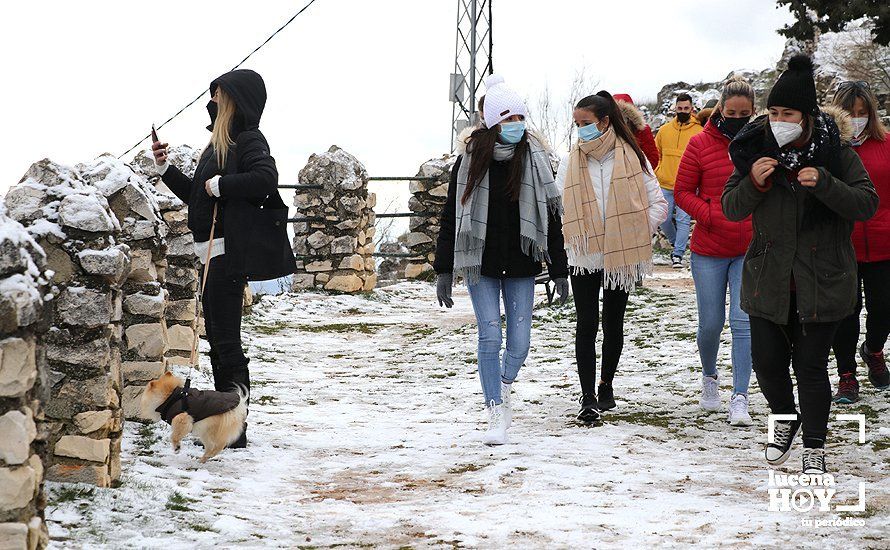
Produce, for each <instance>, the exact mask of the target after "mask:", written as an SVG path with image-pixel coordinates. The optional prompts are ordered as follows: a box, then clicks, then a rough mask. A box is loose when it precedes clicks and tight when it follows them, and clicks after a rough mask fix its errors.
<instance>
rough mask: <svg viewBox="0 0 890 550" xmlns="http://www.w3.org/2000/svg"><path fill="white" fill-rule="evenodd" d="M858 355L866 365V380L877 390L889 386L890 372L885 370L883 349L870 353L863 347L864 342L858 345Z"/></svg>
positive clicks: (885, 363)
mask: <svg viewBox="0 0 890 550" xmlns="http://www.w3.org/2000/svg"><path fill="white" fill-rule="evenodd" d="M859 357H861V358H862V360H863V361H865V364H866V365H867V366H868V381H869V382H871V385H872V386H874V387H876V388H877V389H879V390H883V389H885V388H887V386H890V372H888V371H887V362H886V361H885V360H884V350H881V351H879V352H877V353H872V352H871V351H869V350H868V348H866V347H865V342H862V345H861V346H859Z"/></svg>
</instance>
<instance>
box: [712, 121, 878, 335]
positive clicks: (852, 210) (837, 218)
mask: <svg viewBox="0 0 890 550" xmlns="http://www.w3.org/2000/svg"><path fill="white" fill-rule="evenodd" d="M828 128H829V132H828V137H827V138H824V139H823V144H822V145H821V147H819V148H818V150H816V152H815V154H814V155H813V158H812V159H811V160H810V161H808V162H807V163H806V166H812V167H815V168H817V169H818V170H819V181H818V183H817V184H816V186H815V187H812V188H810V187H803V186H801V185H800V183H799V182H798V181H797V173H798V171H797V170H789V169H787V168H783V167H781V166H779V167H777V168H776V171H775V172H774V173H773V174H772V176H771V177H770V183H771V184H772V185H771V187H769V189H768V190H767V191H761V190H759V189H758V188H757V187H756V186H755V184H754V182H753V181H752V179H751V175H750V173H751V166H752V165H753V163H754V161H756V160H757V159H759V158H761V157H772V158H776V156H777V152H778V146H777V145H776V143H775V139H774V138H772V134H771V133H769V130H768V120H767V117H766V116H763V117H760V118H758V119H757V120H755V121H753V122H751V123H750V124H748V125H747V126H745V128H743V129H742V131H741V132H739V134H738V136H736V138H735V139H734V140H733V141H732V143H731V144H730V146H729V153H730V156H731V157H732V161H733V164H734V165H735V171H734V172H733V174H732V175H731V176H730V178H729V181H727V183H726V187H725V189H724V191H723V197H722V205H723V213H724V214H725V215H726V217H727V218H728V219H729V220H730V221H741V220H743V219H745V218H746V217H748V216H749V215H751V216H752V220H753V225H754V236H753V239H752V241H751V244H750V246H749V247H748V252H747V254H746V255H745V261H744V267H743V270H742V291H741V306H742V309H743V310H745V311H746V312H747V313H748V314H750V315H752V316H755V317H762V318H764V319H767V320H769V321H772V322H773V323H776V324H780V325H784V324H786V323H787V322H788V315H789V308H790V307H791V293H792V289H793V291H794V292H795V293H796V297H797V315H798V317H799V318H800V321H801V322H802V323H820V322H832V321H838V320H840V319H843V318H844V317H846V316H848V315H850V314H851V313H852V312H853V309H854V306H855V305H856V255H855V253H854V251H853V244H852V242H851V240H850V235H851V234H852V232H853V222H854V221H856V220H867V219H868V218H870V217H871V216H872V215H874V213H875V210H876V209H877V206H878V195H877V193H875V189H874V187H873V186H872V183H871V180H870V179H869V176H868V173H867V172H866V171H865V168H864V167H863V166H862V162H861V161H860V160H859V156H858V155H857V154H856V153H855V152H854V151H853V150H852V149H851V148H850V147H849V145H847V144H846V143H844V141H843V139H842V137H841V135H840V133H839V132H838V129H837V126H836V124H835V122H834V121H833V120H829V124H828Z"/></svg>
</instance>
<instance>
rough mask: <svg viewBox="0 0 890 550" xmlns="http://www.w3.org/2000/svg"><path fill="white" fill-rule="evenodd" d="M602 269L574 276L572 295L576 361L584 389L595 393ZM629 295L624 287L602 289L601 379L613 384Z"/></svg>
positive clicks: (622, 344)
mask: <svg viewBox="0 0 890 550" xmlns="http://www.w3.org/2000/svg"><path fill="white" fill-rule="evenodd" d="M602 286H603V272H602V271H597V272H596V273H590V274H586V275H572V294H573V295H574V297H575V311H576V312H577V314H578V322H577V324H576V325H575V360H576V361H577V362H578V378H580V380H581V391H582V392H584V393H586V394H593V393H595V387H596V335H597V332H598V330H599V324H600V307H599V300H600V288H601V287H602ZM629 297H630V294H629V293H627V292H625V291H623V290H615V289H603V315H602V318H603V354H602V357H603V370H602V373H601V375H600V378H601V379H602V380H603V382H608V383H611V382H612V379H613V378H614V377H615V371H616V370H617V369H618V361H619V360H620V359H621V350H622V349H623V348H624V312H625V310H626V309H627V300H628V298H629Z"/></svg>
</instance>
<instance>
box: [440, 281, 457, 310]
mask: <svg viewBox="0 0 890 550" xmlns="http://www.w3.org/2000/svg"><path fill="white" fill-rule="evenodd" d="M452 282H454V275H453V274H451V273H439V276H438V277H437V278H436V298H438V299H439V305H440V306H445V307H448V308H450V307H451V306H453V305H454V300H452V299H451V283H452Z"/></svg>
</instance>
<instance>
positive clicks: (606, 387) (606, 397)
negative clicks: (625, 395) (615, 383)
mask: <svg viewBox="0 0 890 550" xmlns="http://www.w3.org/2000/svg"><path fill="white" fill-rule="evenodd" d="M597 395H598V397H597V400H596V401H597V406H598V407H599V410H600V412H605V411H608V410H611V409H614V408H615V394H614V393H613V391H612V384H611V383H606V382H602V383H600V385H599V386H598V387H597Z"/></svg>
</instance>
